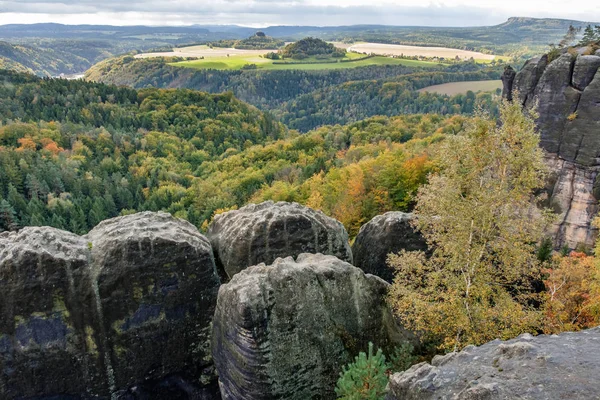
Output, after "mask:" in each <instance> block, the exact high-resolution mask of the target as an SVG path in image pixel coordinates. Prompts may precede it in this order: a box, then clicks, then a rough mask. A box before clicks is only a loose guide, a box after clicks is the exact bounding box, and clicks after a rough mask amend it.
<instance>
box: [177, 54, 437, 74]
mask: <svg viewBox="0 0 600 400" xmlns="http://www.w3.org/2000/svg"><path fill="white" fill-rule="evenodd" d="M350 54H356V53H350ZM356 56H359V57H358V58H360V56H361V55H358V54H356ZM356 56H352V58H357V57H356ZM303 61H305V60H303ZM248 64H254V65H256V69H258V70H291V69H297V70H331V69H346V68H357V67H365V66H368V65H406V66H411V67H425V68H427V67H430V68H431V67H435V66H437V65H439V64H438V63H435V62H430V61H417V60H401V59H396V58H390V57H382V56H377V57H371V58H368V59H364V60H358V61H352V62H337V63H331V62H330V63H318V62H306V63H302V64H281V63H280V64H276V63H274V62H273V60H269V59H267V58H261V57H258V56H250V57H249V56H231V57H214V58H207V59H204V60H191V61H180V62H176V63H171V64H170V65H173V66H176V67H185V68H193V69H222V70H237V69H242V68H243V67H244V66H245V65H248Z"/></svg>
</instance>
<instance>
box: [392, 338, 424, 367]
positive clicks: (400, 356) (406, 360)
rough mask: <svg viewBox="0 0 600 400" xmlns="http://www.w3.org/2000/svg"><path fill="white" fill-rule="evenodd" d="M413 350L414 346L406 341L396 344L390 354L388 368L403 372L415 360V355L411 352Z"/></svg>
mask: <svg viewBox="0 0 600 400" xmlns="http://www.w3.org/2000/svg"><path fill="white" fill-rule="evenodd" d="M414 351H415V348H414V346H413V345H412V344H410V343H408V342H406V343H403V344H401V345H400V346H397V347H396V348H395V349H394V352H393V353H392V354H391V355H390V363H389V367H390V370H392V371H393V372H403V371H406V370H407V369H409V368H410V367H411V365H413V364H414V363H415V362H416V361H417V356H415V355H414V354H413V353H414Z"/></svg>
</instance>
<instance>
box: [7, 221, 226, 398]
mask: <svg viewBox="0 0 600 400" xmlns="http://www.w3.org/2000/svg"><path fill="white" fill-rule="evenodd" d="M219 285H220V282H219V278H218V275H217V272H216V267H215V263H214V258H213V254H212V249H211V247H210V244H209V242H208V240H207V239H206V238H205V237H204V236H202V235H201V234H200V233H199V232H198V230H197V229H196V228H195V227H194V226H192V225H191V224H189V223H187V222H185V221H182V220H179V219H176V218H173V217H171V216H170V215H169V214H164V213H149V212H146V213H140V214H135V215H130V216H126V217H119V218H115V219H112V220H108V221H104V222H102V223H101V224H100V225H98V226H97V227H96V228H95V229H94V230H92V231H91V232H90V233H89V234H88V235H87V236H84V237H80V236H77V235H73V234H71V233H68V232H64V231H60V230H57V229H54V228H37V227H32V228H25V229H23V230H21V231H19V232H14V233H3V234H0V398H2V399H13V398H23V397H25V398H55V397H52V396H59V397H56V398H66V397H69V396H72V397H73V398H81V397H84V398H92V397H94V398H100V399H107V398H131V399H135V398H150V397H148V396H149V395H152V396H154V397H151V398H181V396H183V395H185V396H190V398H192V397H193V398H199V399H202V398H215V397H214V396H213V395H211V397H203V396H206V395H207V393H208V392H210V389H205V388H204V387H203V386H205V385H204V384H208V382H209V381H210V380H211V378H212V377H213V376H214V375H213V374H212V370H211V369H210V368H211V367H212V363H211V360H210V350H209V347H210V328H209V327H210V322H211V319H212V315H213V312H214V308H215V306H216V297H217V291H218V287H219ZM205 369H206V370H205ZM207 391H208V392H207ZM60 396H63V397H60ZM194 396H195V397H194Z"/></svg>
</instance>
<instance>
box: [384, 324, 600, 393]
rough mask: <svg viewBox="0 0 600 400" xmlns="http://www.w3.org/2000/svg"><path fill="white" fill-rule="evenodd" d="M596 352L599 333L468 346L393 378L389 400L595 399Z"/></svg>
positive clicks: (599, 362)
mask: <svg viewBox="0 0 600 400" xmlns="http://www.w3.org/2000/svg"><path fill="white" fill-rule="evenodd" d="M599 352H600V328H595V329H589V330H586V331H582V332H576V333H574V332H568V333H562V334H560V335H552V336H545V335H543V336H538V337H532V336H531V335H529V334H525V335H521V336H519V337H518V338H516V339H513V340H509V341H506V342H501V341H500V340H495V341H493V342H490V343H487V344H485V345H483V346H480V347H475V346H468V347H466V348H465V349H464V350H463V351H461V352H459V353H451V354H448V355H446V356H436V357H434V359H433V360H432V363H431V365H430V364H427V363H421V364H417V365H413V366H412V367H411V368H410V369H409V370H408V371H405V372H404V373H401V374H395V375H393V376H392V377H391V379H390V391H391V393H390V394H389V396H388V399H389V400H429V399H431V400H433V399H435V400H438V399H448V400H450V399H456V400H467V399H469V400H512V399H530V400H538V399H539V400H546V399H574V400H588V399H598V398H600V394H599V392H598V388H599V387H600V386H599V383H598V370H599V369H600V357H598V354H599Z"/></svg>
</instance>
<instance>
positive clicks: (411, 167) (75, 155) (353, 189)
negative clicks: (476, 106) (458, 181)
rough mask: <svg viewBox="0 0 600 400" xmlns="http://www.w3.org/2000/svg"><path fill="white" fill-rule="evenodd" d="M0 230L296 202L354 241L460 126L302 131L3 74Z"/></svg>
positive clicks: (237, 110) (213, 107) (195, 102)
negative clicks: (332, 221) (433, 147)
mask: <svg viewBox="0 0 600 400" xmlns="http://www.w3.org/2000/svg"><path fill="white" fill-rule="evenodd" d="M2 80H3V83H4V84H3V85H2V89H1V90H2V93H1V96H0V97H1V99H2V101H1V102H0V114H1V115H2V116H3V121H2V124H3V125H2V127H1V128H0V166H1V168H0V182H1V184H0V229H3V230H6V229H16V228H18V227H20V226H25V225H51V226H55V227H58V228H62V229H67V230H71V231H73V232H76V233H84V232H86V231H87V230H88V229H90V228H91V227H93V226H94V225H95V224H97V223H98V222H99V221H101V220H103V219H106V218H109V217H113V216H116V215H119V214H125V213H130V212H134V211H139V210H166V211H169V212H171V213H173V214H174V215H177V216H179V217H183V218H187V219H188V220H190V221H191V222H193V223H194V224H196V225H197V226H199V227H202V226H203V225H204V226H205V224H206V223H207V221H209V220H210V218H211V217H212V216H213V215H214V213H215V212H219V210H224V209H231V208H235V207H239V206H241V205H243V204H245V203H246V202H248V201H259V200H264V199H275V200H288V201H299V202H301V203H305V204H309V205H310V206H312V207H315V208H317V209H321V210H323V211H324V212H326V213H327V214H329V215H332V216H334V217H336V218H338V219H340V220H341V221H342V222H343V223H344V224H345V225H346V226H347V228H348V229H349V231H350V232H351V234H356V233H357V231H358V228H359V227H360V225H361V224H362V223H364V222H366V221H367V220H368V219H370V218H371V217H373V216H374V215H376V214H379V213H381V212H384V211H388V210H392V209H403V210H409V209H410V208H411V205H412V203H411V202H412V200H411V199H412V195H413V193H414V191H415V190H416V188H417V187H418V186H419V185H420V184H421V183H422V182H424V179H425V177H426V174H427V172H428V171H429V170H430V169H431V168H432V165H431V163H430V162H429V160H428V156H427V149H428V148H429V146H430V144H431V143H435V142H438V141H440V140H441V139H443V137H444V135H445V134H454V133H456V132H458V131H460V130H461V129H462V126H463V123H464V121H465V118H464V117H461V116H454V117H451V118H448V117H443V116H438V115H434V114H432V115H410V116H398V117H393V118H388V117H376V118H371V119H368V120H365V121H361V122H358V123H355V124H350V125H346V126H341V125H336V126H328V127H323V128H320V129H317V130H314V131H311V132H309V133H307V134H304V135H299V134H298V133H295V132H293V131H288V130H287V129H286V128H285V127H284V126H283V125H281V124H279V123H277V122H274V121H273V119H272V118H271V117H269V115H268V114H265V113H262V112H260V111H258V110H257V109H255V108H254V107H252V106H249V105H247V104H245V103H242V102H240V101H238V100H236V99H235V98H234V97H233V96H232V95H231V94H222V95H210V94H206V93H201V92H194V91H190V90H160V89H144V90H139V91H137V90H134V89H128V88H123V87H115V86H110V85H104V84H97V83H87V82H83V81H66V80H54V79H39V78H35V77H33V76H31V75H26V74H18V73H14V72H3V73H2Z"/></svg>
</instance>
